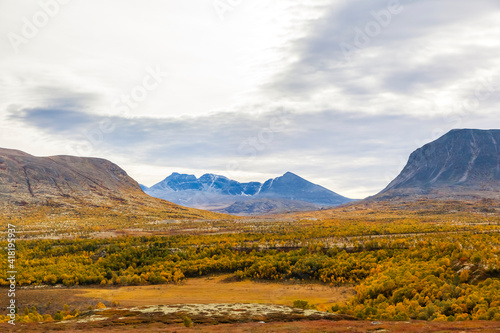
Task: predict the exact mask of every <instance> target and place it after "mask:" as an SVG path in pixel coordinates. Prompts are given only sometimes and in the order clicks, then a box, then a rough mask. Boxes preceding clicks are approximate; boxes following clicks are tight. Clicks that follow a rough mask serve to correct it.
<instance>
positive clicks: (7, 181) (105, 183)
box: [0, 148, 203, 217]
mask: <svg viewBox="0 0 500 333" xmlns="http://www.w3.org/2000/svg"><path fill="white" fill-rule="evenodd" d="M38 206H50V207H63V209H62V211H64V210H66V211H68V208H71V209H79V208H84V209H88V208H98V207H107V208H111V209H114V210H116V211H117V212H124V211H132V212H140V211H142V212H145V213H147V212H150V211H151V210H155V211H165V212H175V214H176V215H177V216H179V217H180V216H181V215H183V213H185V215H186V216H195V215H200V216H201V215H203V214H202V213H201V212H198V211H195V210H190V209H187V208H184V207H179V206H177V205H174V204H172V203H170V202H166V201H163V200H158V199H154V198H151V197H150V196H148V195H146V194H145V193H144V192H143V191H142V189H141V187H140V186H139V184H138V183H137V182H136V181H135V180H134V179H132V178H131V177H129V176H128V175H127V173H126V172H125V171H124V170H123V169H121V168H120V167H119V166H117V165H116V164H114V163H112V162H110V161H107V160H104V159H100V158H85V157H75V156H51V157H36V156H32V155H30V154H27V153H24V152H22V151H19V150H10V149H3V148H0V212H1V213H2V214H7V213H8V212H9V211H15V210H16V207H18V209H17V210H18V211H19V210H20V209H23V210H26V209H27V207H38Z"/></svg>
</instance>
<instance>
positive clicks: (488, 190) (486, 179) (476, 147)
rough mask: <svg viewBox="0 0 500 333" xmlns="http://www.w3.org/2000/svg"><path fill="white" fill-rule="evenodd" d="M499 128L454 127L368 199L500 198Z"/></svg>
mask: <svg viewBox="0 0 500 333" xmlns="http://www.w3.org/2000/svg"><path fill="white" fill-rule="evenodd" d="M499 193H500V130H495V129H493V130H479V129H454V130H451V131H449V132H448V133H446V134H444V135H443V136H441V137H440V138H438V139H436V140H434V141H432V142H430V143H427V144H425V145H423V146H422V147H420V148H418V149H416V150H415V151H414V152H412V154H411V155H410V157H409V159H408V162H407V164H406V165H405V167H404V168H403V170H402V171H401V173H400V174H399V175H398V176H397V177H396V178H395V179H394V180H393V181H391V182H390V183H389V184H388V185H387V187H386V188H384V189H383V190H382V191H381V192H379V193H378V194H377V195H375V196H373V197H370V198H369V199H375V200H381V199H394V198H397V197H406V198H411V197H414V198H421V197H430V198H446V199H455V198H464V199H466V198H470V199H474V198H499V197H500V194H499Z"/></svg>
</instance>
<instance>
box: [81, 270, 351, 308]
mask: <svg viewBox="0 0 500 333" xmlns="http://www.w3.org/2000/svg"><path fill="white" fill-rule="evenodd" d="M231 277H232V275H229V274H224V275H219V276H214V277H203V278H193V279H187V280H185V281H184V282H183V283H181V284H178V285H172V284H167V285H154V286H127V287H119V288H105V289H103V288H82V289H77V290H72V292H73V293H74V294H75V296H79V297H83V298H91V299H99V300H105V301H106V302H107V303H109V304H111V303H112V302H116V303H119V304H120V306H141V305H157V304H158V305H160V304H211V303H261V304H280V305H288V306H292V305H293V302H294V301H296V300H306V301H308V302H309V304H312V305H315V306H316V308H317V309H318V310H323V311H326V310H327V309H329V308H330V307H331V306H332V305H333V304H334V303H338V302H342V301H346V300H347V299H348V298H350V297H352V295H353V294H354V288H353V287H350V286H341V287H330V286H328V285H323V284H319V283H307V284H297V283H293V284H292V283H277V282H264V281H261V282H255V281H250V280H244V281H231ZM228 280H229V281H228Z"/></svg>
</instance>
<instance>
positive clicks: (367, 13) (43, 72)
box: [0, 0, 500, 197]
mask: <svg viewBox="0 0 500 333" xmlns="http://www.w3.org/2000/svg"><path fill="white" fill-rule="evenodd" d="M54 1H59V0H41V1H31V0H29V1H28V0H27V1H22V2H19V1H0V36H3V38H0V73H1V74H0V94H1V96H2V98H1V99H0V141H1V144H0V145H1V146H4V147H10V148H17V149H22V150H25V151H28V152H31V153H35V154H38V155H53V154H68V153H75V149H74V146H75V145H82V144H84V145H85V144H86V142H88V141H89V137H90V138H91V139H90V140H91V141H92V140H94V141H95V140H97V141H102V142H101V143H100V144H99V145H94V146H93V147H91V149H90V150H89V149H84V150H81V151H84V152H88V153H91V154H92V155H97V156H101V157H106V158H109V159H111V160H114V161H117V162H119V163H120V165H121V166H123V167H124V168H125V169H128V170H131V174H133V175H134V176H135V177H136V178H137V180H138V181H140V182H143V183H146V184H147V185H150V184H151V183H152V182H154V179H153V178H156V177H158V179H157V180H160V179H161V178H163V176H161V174H162V173H163V172H166V171H168V172H171V171H179V172H184V171H186V172H187V171H189V172H192V173H195V174H197V175H200V174H201V173H203V172H209V171H210V172H218V173H222V174H225V173H226V172H225V171H227V167H226V165H227V164H228V163H231V161H235V160H236V161H238V163H240V168H239V169H238V170H233V173H234V175H235V177H237V178H238V179H239V180H264V179H267V178H269V177H271V176H277V175H278V174H280V173H283V172H284V171H287V170H289V169H293V170H290V171H293V172H295V173H297V174H299V175H301V176H303V177H305V178H307V179H310V180H312V181H315V182H317V183H320V184H322V185H324V186H326V187H330V188H331V189H332V190H334V191H338V192H340V193H341V194H343V195H346V196H352V197H362V196H365V195H370V194H374V193H375V192H376V191H378V190H380V189H382V188H383V187H384V186H385V185H386V184H387V183H388V181H389V180H390V178H391V177H394V176H395V175H397V173H398V172H399V170H400V169H401V167H402V165H401V164H402V163H404V162H401V161H405V160H406V158H407V156H408V155H409V153H410V152H411V151H412V150H413V149H415V148H417V147H418V146H420V145H421V144H424V143H426V142H428V141H431V140H432V139H435V138H436V136H438V135H442V134H444V133H445V132H446V131H448V130H449V129H451V128H454V127H479V128H487V127H498V126H496V125H495V120H497V119H498V118H497V115H496V114H497V105H498V102H499V97H498V96H499V94H498V93H497V92H498V89H500V79H499V75H500V74H499V71H500V42H499V41H500V28H498V24H497V22H498V20H499V19H500V10H499V9H500V4H499V3H498V2H497V1H494V0H485V1H481V2H476V3H474V4H472V3H471V2H470V1H466V0H442V1H434V0H420V1H407V0H401V1H400V3H401V5H402V8H403V10H402V11H401V12H398V13H397V14H393V15H392V16H391V20H390V24H387V26H383V27H382V26H381V27H380V32H379V33H375V34H373V36H371V37H370V41H369V43H368V44H367V45H366V46H363V47H358V48H357V50H356V52H355V53H354V54H353V55H352V59H351V61H346V59H345V57H344V53H343V52H342V49H341V48H340V45H341V43H342V42H348V43H351V44H352V43H354V41H355V39H354V38H356V31H359V30H356V29H361V30H364V29H366V28H367V27H368V26H370V24H371V23H370V22H374V20H375V18H374V16H373V11H375V12H379V11H385V10H388V3H389V2H388V1H382V0H381V1H370V2H368V1H342V0H338V1H335V0H318V1H314V3H307V2H304V1H298V0H276V1H265V0H256V1H253V0H246V1H245V0H242V1H241V2H240V3H239V4H238V5H234V6H233V8H232V9H231V10H230V11H227V12H226V13H225V14H224V20H221V19H220V17H219V15H218V13H217V11H216V10H215V9H214V7H213V2H211V1H206V0H192V1H189V2H186V1H174V0H167V1H163V0H151V1H148V3H147V4H145V3H140V2H138V1H132V0H109V1H105V2H98V1H95V0H94V1H92V0H89V1H74V0H72V1H67V3H66V4H64V5H62V4H61V5H60V6H59V7H58V9H57V11H56V13H55V14H54V15H52V16H53V17H50V20H49V21H48V22H47V24H46V25H44V26H43V27H40V28H39V29H38V32H37V33H36V34H35V36H33V37H32V38H29V40H28V42H27V43H23V44H20V45H18V46H19V52H15V50H14V48H13V47H12V45H11V44H10V42H9V36H12V33H16V34H19V35H22V33H23V30H22V29H23V26H24V25H25V24H26V23H25V22H26V20H28V21H31V22H33V20H34V18H33V16H34V15H38V14H37V13H39V12H40V11H43V8H42V7H41V5H40V3H45V4H49V3H52V4H53V3H54ZM54 8H55V7H53V8H52V9H53V10H55V9H54ZM25 18H26V20H25ZM372 25H373V24H372ZM156 67H159V68H161V71H162V72H167V73H168V76H167V77H166V78H165V80H164V82H161V84H160V85H159V86H158V87H155V89H152V90H151V91H148V93H147V98H145V99H144V100H143V101H141V102H140V103H137V106H135V107H134V108H130V110H129V112H128V113H127V114H124V112H123V108H121V109H120V108H117V107H116V105H115V102H116V101H117V100H119V99H120V98H121V96H122V95H123V94H130V93H131V92H132V91H134V89H135V88H136V87H138V86H141V85H142V84H143V80H144V77H145V75H147V73H148V70H147V68H156ZM478 92H479V93H478ZM478 96H479V97H478ZM278 110H285V112H287V113H288V114H289V115H291V118H290V122H291V124H290V126H288V127H287V128H286V129H284V130H282V131H280V132H279V133H277V134H276V135H275V137H274V140H273V142H272V143H271V144H268V145H264V146H265V149H260V150H258V151H257V154H256V156H255V158H254V159H252V160H248V158H247V157H246V156H241V149H240V148H241V146H242V144H243V143H245V142H247V140H249V139H252V138H253V139H255V138H258V137H259V135H261V136H262V135H265V134H266V133H265V130H266V129H268V128H269V126H270V125H269V122H270V118H272V117H273V115H275V114H276V112H277V111H278ZM332 110H335V111H332ZM106 119H107V120H109V121H110V122H111V123H112V125H113V126H115V129H114V130H113V131H110V132H106V133H104V132H105V131H104V132H103V131H102V129H100V126H102V125H100V123H99V122H101V121H103V120H106ZM96 129H97V130H96ZM89 131H90V134H88V133H89ZM96 131H97V133H96ZM263 131H264V132H263ZM99 132H101V133H99ZM86 133H87V136H86ZM92 138H93V139H92ZM72 147H73V148H72ZM247 153H248V152H247ZM153 175H154V177H153ZM164 176H166V174H165V175H164Z"/></svg>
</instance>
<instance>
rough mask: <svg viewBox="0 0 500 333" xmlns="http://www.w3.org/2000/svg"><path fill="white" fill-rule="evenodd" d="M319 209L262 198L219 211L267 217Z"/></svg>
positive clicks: (309, 205)
mask: <svg viewBox="0 0 500 333" xmlns="http://www.w3.org/2000/svg"><path fill="white" fill-rule="evenodd" d="M319 209H321V207H320V206H318V205H315V204H312V203H309V202H304V201H298V200H287V199H270V198H260V199H251V200H242V201H237V202H235V203H233V204H232V205H231V206H229V207H226V208H224V209H220V210H217V211H218V212H220V213H226V214H231V215H265V214H278V213H287V212H296V211H300V212H305V211H312V210H319Z"/></svg>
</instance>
